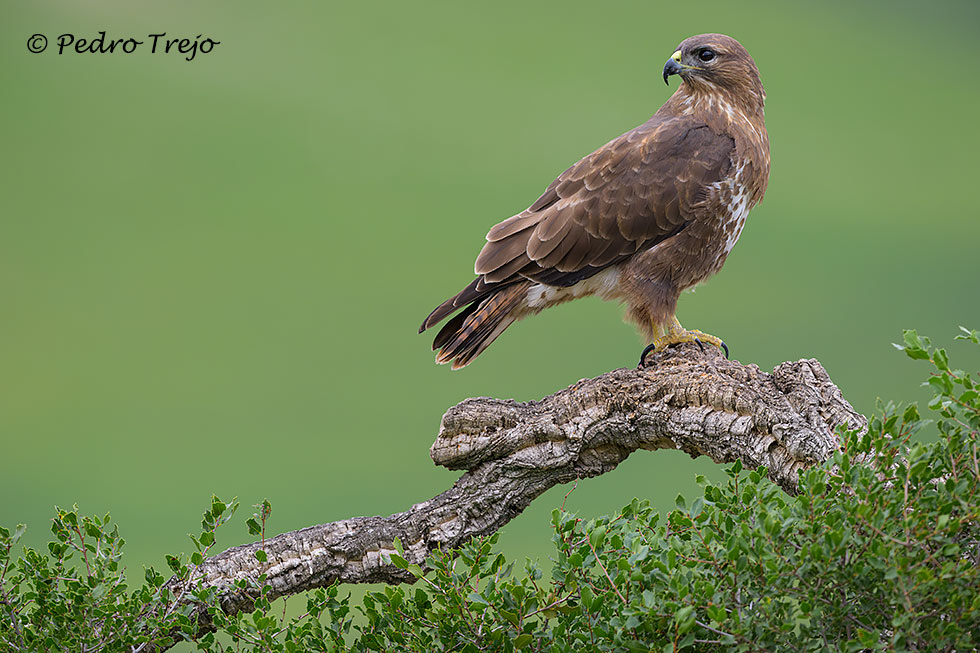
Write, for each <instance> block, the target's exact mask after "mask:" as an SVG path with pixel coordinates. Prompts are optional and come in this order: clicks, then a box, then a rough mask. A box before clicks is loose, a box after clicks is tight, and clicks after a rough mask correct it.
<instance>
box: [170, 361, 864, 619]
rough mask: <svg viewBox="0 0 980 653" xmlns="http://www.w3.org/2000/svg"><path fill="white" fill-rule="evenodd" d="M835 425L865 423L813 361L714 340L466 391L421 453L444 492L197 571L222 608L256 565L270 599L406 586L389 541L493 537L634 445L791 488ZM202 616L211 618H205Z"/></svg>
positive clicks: (244, 606)
mask: <svg viewBox="0 0 980 653" xmlns="http://www.w3.org/2000/svg"><path fill="white" fill-rule="evenodd" d="M841 425H846V426H848V427H850V428H860V427H864V426H865V425H866V420H865V418H864V417H863V416H861V415H860V414H858V413H857V412H855V411H854V409H853V408H852V407H851V406H850V404H848V403H847V401H845V400H844V398H843V397H842V396H841V393H840V390H839V389H838V388H837V386H835V385H834V383H833V382H832V381H831V380H830V377H829V376H828V375H827V373H826V371H824V369H823V367H822V366H821V365H820V363H819V362H817V361H816V360H812V359H811V360H800V361H797V362H788V363H783V364H781V365H779V366H777V367H776V368H775V369H774V370H773V371H772V372H771V373H765V372H762V371H760V370H759V368H758V367H757V366H755V365H742V364H740V363H738V362H736V361H730V360H726V359H725V358H723V357H722V356H721V354H720V353H719V352H718V351H717V349H715V348H714V347H707V348H706V351H703V352H702V351H700V350H699V348H698V347H697V346H695V345H682V346H680V347H676V348H672V349H669V350H668V351H666V352H663V353H660V354H657V355H655V356H653V357H650V360H649V361H648V363H647V367H646V369H620V370H615V371H612V372H609V373H607V374H603V375H602V376H599V377H596V378H594V379H585V380H582V381H579V382H578V383H576V384H574V385H572V386H571V387H569V388H566V389H565V390H562V391H560V392H557V393H555V394H554V395H551V396H549V397H545V398H544V399H542V400H541V401H533V402H526V403H522V402H517V401H512V400H500V399H489V398H477V399H467V400H465V401H463V402H462V403H460V404H458V405H456V406H454V407H452V408H450V409H449V411H448V412H446V414H445V415H444V416H443V418H442V427H441V429H440V432H439V435H438V437H437V438H436V441H435V443H434V444H433V445H432V449H431V455H432V459H433V461H435V463H436V464H438V465H442V466H444V467H448V468H450V469H465V470H467V471H466V472H465V473H464V474H463V475H462V476H461V477H460V478H459V480H457V481H456V483H455V484H453V486H452V487H451V488H450V489H448V490H446V491H445V492H443V493H442V494H439V495H438V496H436V497H433V498H432V499H430V500H428V501H425V502H422V503H419V504H416V505H414V506H412V507H411V508H409V509H408V510H407V511H405V512H401V513H397V514H394V515H390V516H388V517H355V518H352V519H346V520H343V521H338V522H333V523H331V524H322V525H319V526H311V527H309V528H304V529H302V530H298V531H293V532H291V533H284V534H282V535H279V536H278V537H275V538H272V539H268V540H266V541H265V544H264V549H265V552H266V555H267V561H266V562H260V561H259V560H258V559H256V557H255V552H256V550H258V549H260V548H262V544H261V543H254V544H249V545H246V546H239V547H235V548H232V549H228V550H227V551H225V552H223V553H221V554H218V555H216V556H213V557H211V558H208V559H207V560H205V561H204V563H203V564H202V565H200V567H198V568H197V569H196V570H195V572H196V573H195V574H194V576H195V577H196V578H199V579H203V582H204V583H205V584H207V585H211V586H217V587H219V588H221V589H222V592H223V598H222V606H223V607H224V609H225V610H226V611H228V612H237V611H247V610H250V609H251V606H252V596H251V595H250V593H249V592H247V591H240V590H237V589H235V588H234V587H233V583H234V582H235V581H236V580H239V579H241V578H250V579H254V578H256V577H257V576H259V575H260V574H265V575H266V578H267V581H266V582H267V583H268V584H269V585H270V586H271V588H272V597H270V598H274V597H280V596H285V595H290V594H295V593H297V592H302V591H304V590H308V589H311V588H315V587H322V586H325V585H329V584H330V583H333V582H335V581H339V582H342V583H379V582H380V583H402V582H412V581H413V580H414V577H413V576H411V575H410V574H409V573H407V572H406V571H404V570H400V569H398V568H397V567H395V566H394V565H393V564H391V561H390V559H389V555H390V554H391V553H393V552H394V545H393V542H394V540H395V538H396V537H397V538H399V539H400V541H401V542H402V544H403V546H404V549H405V557H406V558H407V559H408V561H409V562H411V563H416V564H423V563H424V561H425V557H426V554H427V553H428V552H429V551H431V550H433V549H435V548H436V547H443V548H449V547H456V546H459V545H460V544H462V543H463V542H465V541H466V540H468V539H470V538H473V537H476V536H481V535H488V534H491V533H493V532H495V531H496V530H498V529H499V528H501V527H502V526H503V525H504V524H506V523H507V522H509V521H510V520H511V519H513V518H514V517H516V516H517V515H519V514H520V513H521V511H523V510H524V509H525V508H526V507H527V506H528V505H529V504H530V503H531V501H533V500H534V499H535V498H536V497H538V496H539V495H541V494H542V493H543V492H544V491H545V490H547V489H549V488H551V487H552V486H554V485H557V484H559V483H568V482H570V481H574V480H576V479H580V478H587V477H591V476H598V475H599V474H604V473H606V472H608V471H610V470H612V469H614V468H615V467H616V465H618V464H619V463H620V462H622V461H623V460H624V459H625V458H626V457H627V456H629V455H630V454H631V453H633V452H634V451H636V450H637V449H648V450H655V449H680V450H682V451H684V452H686V453H688V454H690V455H691V456H692V457H697V456H702V455H704V456H708V457H709V458H711V459H712V460H714V461H715V462H719V463H726V462H733V461H735V460H741V461H742V462H743V464H744V465H745V466H746V467H750V468H755V467H758V466H764V467H766V468H767V469H768V470H769V476H770V478H771V479H772V480H773V481H775V482H776V483H778V484H779V485H780V486H781V487H782V488H783V489H784V490H786V491H787V492H790V493H793V492H795V490H796V483H797V476H798V472H799V471H800V470H801V469H804V468H805V467H807V466H809V465H813V464H815V463H819V462H821V461H824V460H826V459H827V458H828V457H829V456H830V455H831V454H832V453H833V451H834V450H835V449H837V447H838V446H839V441H838V438H837V436H836V434H835V431H836V429H837V427H838V426H841ZM171 584H172V589H174V590H175V592H176V591H177V590H179V589H181V588H180V587H178V585H179V583H177V582H175V581H171ZM199 618H200V622H201V625H202V628H205V629H207V628H209V625H208V623H207V617H206V615H204V614H200V615H199Z"/></svg>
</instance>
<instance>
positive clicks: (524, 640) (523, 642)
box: [514, 633, 534, 649]
mask: <svg viewBox="0 0 980 653" xmlns="http://www.w3.org/2000/svg"><path fill="white" fill-rule="evenodd" d="M533 640H534V635H530V634H528V633H521V634H520V635H518V636H517V637H515V638H514V648H518V649H519V648H524V647H525V646H527V645H528V644H530V643H531V642H532V641H533Z"/></svg>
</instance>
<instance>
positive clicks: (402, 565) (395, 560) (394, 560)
mask: <svg viewBox="0 0 980 653" xmlns="http://www.w3.org/2000/svg"><path fill="white" fill-rule="evenodd" d="M389 558H391V564H393V565H395V566H396V567H398V568H399V569H408V560H406V559H405V558H403V557H401V556H400V555H398V554H397V553H392V554H390V555H389Z"/></svg>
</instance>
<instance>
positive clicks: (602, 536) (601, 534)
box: [589, 526, 606, 549]
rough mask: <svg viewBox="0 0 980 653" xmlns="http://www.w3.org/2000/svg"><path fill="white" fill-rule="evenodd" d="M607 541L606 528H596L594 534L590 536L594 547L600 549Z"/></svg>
mask: <svg viewBox="0 0 980 653" xmlns="http://www.w3.org/2000/svg"><path fill="white" fill-rule="evenodd" d="M605 541H606V527H605V526H596V527H595V528H594V529H593V530H592V533H590V534H589V542H591V543H592V546H594V547H595V548H597V549H598V548H599V547H601V546H602V545H603V543H604V542H605Z"/></svg>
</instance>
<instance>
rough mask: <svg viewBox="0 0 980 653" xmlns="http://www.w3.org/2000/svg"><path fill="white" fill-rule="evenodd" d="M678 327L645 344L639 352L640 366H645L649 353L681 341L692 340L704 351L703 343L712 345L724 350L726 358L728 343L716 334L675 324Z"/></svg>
mask: <svg viewBox="0 0 980 653" xmlns="http://www.w3.org/2000/svg"><path fill="white" fill-rule="evenodd" d="M677 327H678V328H671V329H668V330H667V331H666V332H665V333H664V334H663V335H661V336H659V337H657V338H654V340H653V344H650V345H647V346H646V348H645V349H644V350H643V353H641V354H640V365H639V366H640V367H641V368H642V367H646V358H647V356H648V355H649V354H651V353H654V352H660V351H663V350H664V349H666V348H667V347H669V346H671V345H679V344H681V343H683V342H693V343H697V345H698V347H700V348H701V351H704V345H705V343H707V344H709V345H714V346H715V347H718V348H719V349H721V350H722V351H724V352H725V358H728V345H726V344H725V341H724V340H722V339H721V338H719V337H718V336H713V335H711V334H710V333H705V332H703V331H697V330H690V331H689V330H687V329H685V328H683V327H681V326H680V324H678V325H677Z"/></svg>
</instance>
